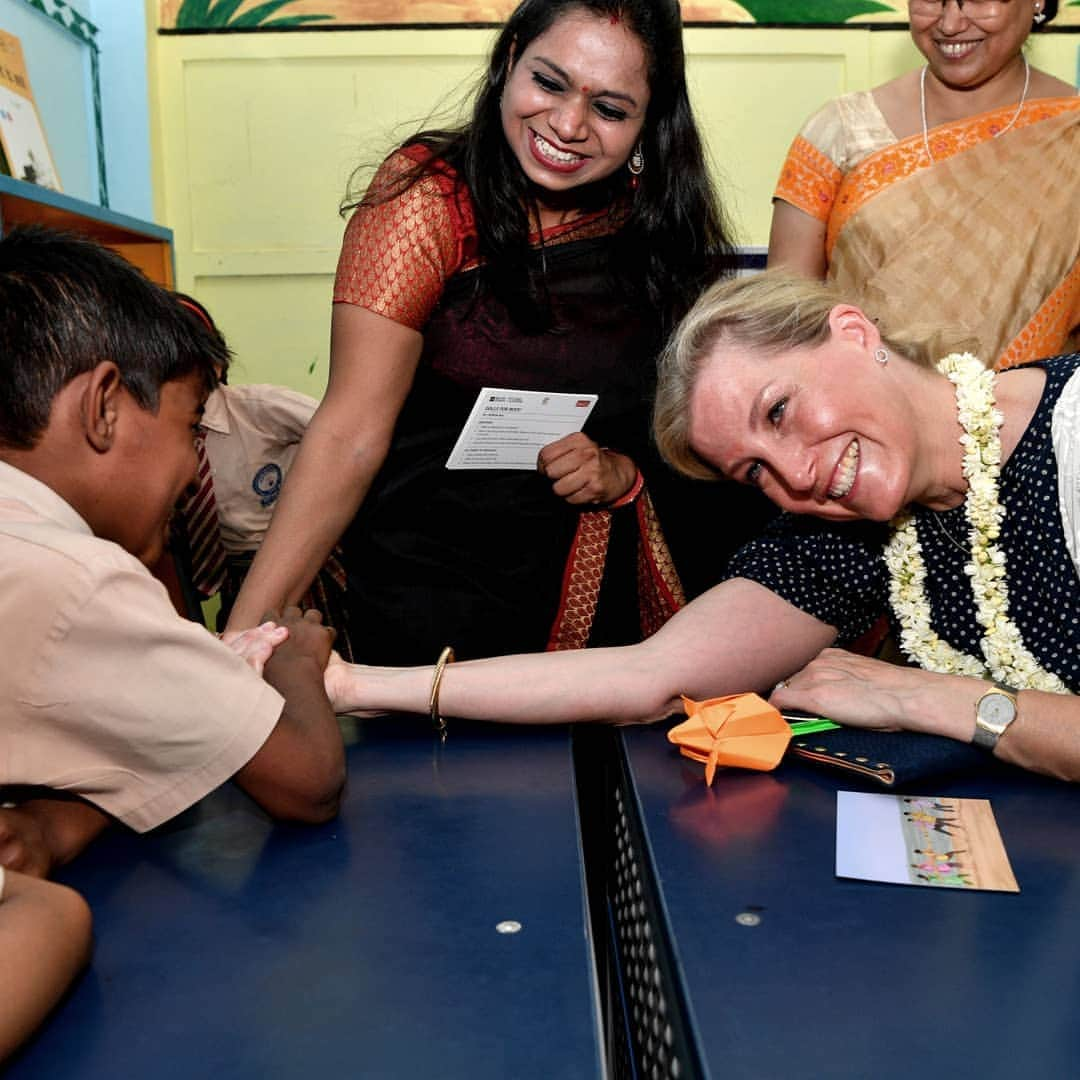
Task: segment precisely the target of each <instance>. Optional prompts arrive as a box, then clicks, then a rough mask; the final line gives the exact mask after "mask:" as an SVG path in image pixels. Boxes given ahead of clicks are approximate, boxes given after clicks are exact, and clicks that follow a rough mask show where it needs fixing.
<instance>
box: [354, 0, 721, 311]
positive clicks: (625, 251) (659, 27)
mask: <svg viewBox="0 0 1080 1080" xmlns="http://www.w3.org/2000/svg"><path fill="white" fill-rule="evenodd" d="M576 12H584V13H587V14H590V15H596V16H598V17H603V18H605V19H610V20H620V21H622V22H623V23H624V24H625V25H626V26H627V27H628V28H629V29H630V30H631V32H633V33H634V34H635V35H636V36H637V38H638V39H639V40H640V41H641V43H642V46H643V48H644V51H645V56H646V61H647V65H648V81H649V91H650V94H649V107H648V110H647V112H646V116H645V123H644V126H643V127H642V132H641V144H642V150H643V153H644V157H645V162H646V167H645V171H644V173H642V174H641V176H639V177H638V184H637V186H636V188H631V185H630V180H631V177H630V174H629V172H628V170H626V169H618V170H616V172H615V173H614V174H613V175H612V176H610V177H606V178H604V179H603V180H600V181H597V182H596V183H595V184H591V185H588V186H587V187H585V188H583V189H582V190H581V192H580V197H581V204H582V207H583V208H599V207H603V206H608V207H609V208H610V209H611V212H612V213H613V214H619V215H625V222H624V223H623V224H622V225H621V227H620V228H619V230H618V232H617V234H616V236H615V239H614V243H613V245H612V252H611V267H612V271H613V273H614V274H615V275H616V277H617V278H618V279H619V280H620V281H621V282H622V283H623V284H624V286H625V287H626V288H627V289H628V290H629V292H630V294H631V295H632V296H635V297H636V298H638V299H640V300H641V301H642V302H644V303H648V304H650V305H651V306H652V307H654V308H655V309H656V310H657V311H659V312H660V313H661V314H662V316H663V321H664V324H665V326H664V329H665V331H666V330H669V329H670V328H671V327H672V326H673V325H674V323H675V322H677V321H678V319H679V318H680V317H681V316H682V315H683V314H684V313H685V312H686V311H687V310H688V309H689V307H690V305H691V304H692V303H693V302H694V300H695V299H696V298H697V296H698V294H699V293H700V292H701V290H702V289H703V288H704V287H705V286H706V285H708V284H709V283H710V282H712V281H714V280H715V279H716V278H717V277H718V276H720V275H722V274H724V273H726V272H729V271H730V270H731V269H732V267H733V265H734V253H733V247H732V243H731V240H730V239H729V226H728V224H727V221H726V217H725V215H724V212H723V211H722V209H721V207H720V204H719V201H718V199H717V196H716V193H715V191H714V188H713V184H712V180H711V179H710V176H709V170H708V167H707V165H706V162H705V153H704V149H703V147H702V143H701V138H700V135H699V134H698V130H697V125H696V123H695V121H694V115H693V111H692V109H691V107H690V99H689V95H688V94H687V88H686V59H685V53H684V50H683V41H682V18H681V15H680V10H679V5H678V3H677V0H523V2H522V3H520V4H519V5H518V6H517V8H516V9H515V10H514V12H513V14H511V16H510V18H509V19H508V20H507V22H506V24H505V25H504V26H503V28H502V31H501V32H500V34H499V37H498V39H497V41H496V42H495V46H494V49H493V50H492V53H491V58H490V61H489V63H488V67H487V71H486V73H485V75H484V77H483V78H482V79H481V81H480V83H479V85H478V87H477V88H476V91H475V98H474V104H473V110H472V116H471V119H470V120H469V121H468V122H467V123H466V124H465V125H464V126H463V127H461V128H458V129H454V130H436V131H422V132H420V133H419V134H417V135H414V136H413V137H412V138H410V139H408V140H406V142H405V144H404V145H406V146H408V145H413V144H417V143H419V144H422V145H423V146H425V147H426V148H428V149H429V150H430V151H431V158H430V159H429V161H434V160H436V159H441V160H443V161H445V162H446V163H447V164H448V165H450V166H451V167H452V168H453V169H454V171H455V172H456V174H457V177H458V182H459V183H462V184H464V185H465V187H466V188H467V189H468V192H469V194H470V196H471V201H472V204H473V209H474V213H475V219H476V229H477V233H478V244H479V249H478V250H479V255H480V257H481V258H482V260H483V270H482V273H483V284H484V286H486V288H488V289H490V290H491V291H492V292H493V293H494V294H495V295H496V296H497V297H498V298H499V299H501V300H502V301H503V302H504V303H506V304H507V306H508V308H509V310H510V312H511V314H512V315H513V317H514V319H515V321H516V322H517V323H518V324H519V325H520V326H521V327H522V328H523V329H530V330H537V329H541V328H544V327H545V326H547V325H549V324H550V312H549V310H548V306H547V302H546V296H545V292H544V283H543V276H542V273H539V272H537V271H535V270H534V269H533V262H532V260H531V259H530V257H529V256H530V248H529V222H530V220H536V209H537V208H536V201H535V197H534V195H533V194H532V192H531V190H530V185H529V182H528V180H527V178H526V176H525V173H524V172H523V171H522V169H521V166H520V164H519V163H518V161H517V158H516V157H515V156H514V152H513V150H512V149H511V147H510V146H509V145H508V144H507V141H506V137H505V135H504V133H503V126H502V115H501V108H500V96H501V94H502V91H503V86H504V84H505V82H506V78H507V75H508V74H509V70H510V66H511V60H512V57H514V56H520V55H521V54H522V53H523V52H524V51H525V50H526V49H527V48H528V47H529V45H530V44H531V43H532V42H533V41H534V40H535V39H536V38H537V37H539V36H540V35H541V34H543V33H545V32H546V31H547V30H549V29H550V28H551V27H552V26H553V25H554V24H555V23H556V22H557V21H558V20H559V19H560V18H563V17H564V16H566V15H568V14H572V13H576ZM429 171H430V165H429V164H427V163H421V164H419V165H417V166H416V167H415V168H412V169H408V170H406V171H405V173H404V174H403V175H402V177H401V179H400V180H399V181H398V182H397V183H395V184H392V185H391V186H390V187H389V188H388V189H385V188H384V189H381V190H380V191H379V192H377V193H375V192H371V191H369V193H368V194H367V195H366V196H365V197H363V198H358V197H356V195H355V194H354V190H355V189H352V190H350V193H349V194H348V195H347V196H346V199H345V201H344V202H343V204H342V207H341V209H342V213H345V212H346V211H348V210H350V209H353V208H355V207H358V206H364V205H370V204H371V203H373V202H374V203H378V202H381V201H384V200H386V199H388V198H394V197H396V196H398V195H400V194H401V192H402V191H404V190H407V189H408V188H409V187H410V186H411V185H412V184H415V183H416V182H417V181H418V180H419V179H421V178H422V177H423V176H425V175H427V173H428V172H429ZM358 172H359V170H358ZM356 175H357V174H354V179H355V177H356ZM350 187H351V185H350Z"/></svg>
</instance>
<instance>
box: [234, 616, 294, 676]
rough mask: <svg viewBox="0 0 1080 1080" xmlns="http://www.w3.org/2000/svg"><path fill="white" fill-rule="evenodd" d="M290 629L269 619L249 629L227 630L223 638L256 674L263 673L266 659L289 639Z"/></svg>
mask: <svg viewBox="0 0 1080 1080" xmlns="http://www.w3.org/2000/svg"><path fill="white" fill-rule="evenodd" d="M288 636H289V629H288V627H286V626H279V625H278V624H277V623H276V622H273V621H267V622H264V623H262V625H260V626H253V627H251V629H249V630H226V631H225V633H223V634H222V635H221V640H222V641H223V642H224V643H225V644H226V645H228V646H229V648H230V649H232V651H233V652H234V653H236V654H237V655H238V656H242V657H243V658H244V660H245V662H246V663H247V664H248V665H249V666H250V667H251V668H253V669H254V671H255V674H256V675H261V674H262V673H263V668H264V667H265V666H266V661H267V660H269V659H270V657H271V656H273V655H274V650H275V649H276V648H277V647H278V646H279V645H281V644H282V643H283V642H284V641H286V640H287V639H288Z"/></svg>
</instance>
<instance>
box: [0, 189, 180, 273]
mask: <svg viewBox="0 0 1080 1080" xmlns="http://www.w3.org/2000/svg"><path fill="white" fill-rule="evenodd" d="M17 225H47V226H49V227H50V228H53V229H62V230H64V231H65V232H73V233H80V234H81V235H83V236H88V237H90V239H92V240H97V241H98V242H99V243H101V244H104V245H105V246H106V247H110V248H112V249H113V250H114V251H116V252H118V253H119V254H120V255H123V256H124V258H125V259H127V260H128V262H130V263H133V264H134V265H135V266H137V267H138V268H139V269H140V270H141V271H142V272H143V273H144V274H146V276H147V277H148V278H150V280H151V281H156V282H157V283H158V284H159V285H164V286H166V287H167V288H170V289H171V288H172V287H173V234H172V230H171V229H165V228H162V227H161V226H160V225H153V224H151V223H150V222H148V221H140V220H139V219H138V218H133V217H128V216H127V215H126V214H117V213H115V212H114V211H112V210H103V209H102V208H101V207H100V206H96V205H95V204H94V203H88V202H83V201H82V200H81V199H73V198H71V196H69V195H61V194H59V193H58V192H55V191H51V190H50V189H49V188H43V187H38V186H37V185H36V184H28V183H26V182H25V181H24V180H15V179H13V178H12V177H10V176H0V236H3V234H4V233H6V232H8V231H10V230H11V229H13V228H15V227H16V226H17Z"/></svg>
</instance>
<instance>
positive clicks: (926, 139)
mask: <svg viewBox="0 0 1080 1080" xmlns="http://www.w3.org/2000/svg"><path fill="white" fill-rule="evenodd" d="M1020 59H1021V60H1023V61H1024V89H1023V92H1022V93H1021V94H1020V104H1019V105H1017V106H1016V112H1014V113H1013V114H1012V119H1011V120H1010V121H1009V122H1008V123H1007V124H1006V125H1005V126H1004V127H1003V128H1002V129H1001V130H1000V131H995V132H994V135H993V137H994V138H995V139H996V138H998V136H1000V135H1004V134H1005V132H1006V131H1008V130H1009V128H1011V127H1012V126H1013V124H1015V123H1016V121H1017V120H1019V119H1020V113H1021V111H1022V110H1023V108H1024V102H1025V101H1027V96H1028V87H1029V86H1030V85H1031V65H1030V64H1029V63H1028V61H1027V57H1026V56H1021V57H1020ZM929 70H930V65H929V64H927V65H926V67H924V68H923V69H922V72H921V73H920V75H919V115H920V116H921V117H922V144H923V150H925V151H926V160H927V161H929V162H930V163H931V164H933V162H934V155H933V154H931V153H930V130H929V128H928V127H927V124H926V73H927V71H929Z"/></svg>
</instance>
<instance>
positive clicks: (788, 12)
mask: <svg viewBox="0 0 1080 1080" xmlns="http://www.w3.org/2000/svg"><path fill="white" fill-rule="evenodd" d="M516 3H517V0H161V17H160V22H159V25H160V27H161V28H162V29H163V30H194V31H214V30H290V29H297V28H306V29H320V28H330V27H335V28H341V27H345V26H372V25H375V26H379V25H382V26H387V25H401V26H407V25H415V24H418V23H447V24H451V23H457V24H463V23H473V24H475V23H499V22H502V21H503V19H505V18H506V16H507V14H509V12H510V11H511V10H512V9H513V8H514V6H515V4H516ZM682 9H683V19H684V21H685V22H688V23H695V22H706V23H716V22H726V23H746V24H754V23H768V24H773V25H776V24H781V25H784V24H786V25H792V26H820V25H833V26H835V25H837V24H840V23H849V24H851V25H853V26H858V25H860V24H864V23H867V22H888V23H897V22H906V21H907V0H741V2H739V3H736V2H735V0H684V2H683V5H682ZM1062 26H1080V0H1063V2H1062V4H1061V10H1060V12H1059V14H1058V17H1057V19H1056V20H1055V21H1054V27H1055V28H1056V27H1062Z"/></svg>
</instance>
